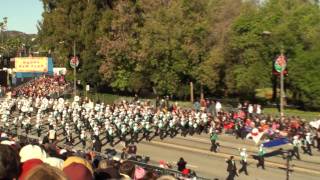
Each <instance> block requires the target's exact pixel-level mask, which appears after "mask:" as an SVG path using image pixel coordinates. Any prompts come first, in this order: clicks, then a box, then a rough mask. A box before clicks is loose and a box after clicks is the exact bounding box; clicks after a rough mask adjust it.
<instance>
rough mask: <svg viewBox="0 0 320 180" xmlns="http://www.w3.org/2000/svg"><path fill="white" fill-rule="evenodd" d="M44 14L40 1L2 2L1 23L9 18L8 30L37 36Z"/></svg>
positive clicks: (9, 0)
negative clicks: (4, 18)
mask: <svg viewBox="0 0 320 180" xmlns="http://www.w3.org/2000/svg"><path fill="white" fill-rule="evenodd" d="M42 12H43V7H42V2H41V1H40V0H0V22H2V21H3V17H8V28H7V29H8V30H16V31H21V32H25V33H28V34H36V33H37V32H38V30H37V24H38V21H41V19H42V16H41V13H42Z"/></svg>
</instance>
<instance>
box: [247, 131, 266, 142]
mask: <svg viewBox="0 0 320 180" xmlns="http://www.w3.org/2000/svg"><path fill="white" fill-rule="evenodd" d="M262 135H263V132H259V130H258V129H257V128H253V129H252V131H251V132H250V133H249V134H248V135H247V137H246V138H247V139H249V138H252V140H253V141H254V142H255V143H256V144H258V143H259V141H260V139H261V137H262Z"/></svg>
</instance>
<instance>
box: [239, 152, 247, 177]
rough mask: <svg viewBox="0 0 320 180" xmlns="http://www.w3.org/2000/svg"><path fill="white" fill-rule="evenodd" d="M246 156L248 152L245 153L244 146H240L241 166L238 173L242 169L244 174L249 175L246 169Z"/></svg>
mask: <svg viewBox="0 0 320 180" xmlns="http://www.w3.org/2000/svg"><path fill="white" fill-rule="evenodd" d="M239 150H240V149H239ZM247 157H248V154H247V150H246V148H242V150H241V151H240V158H241V160H240V164H241V165H242V167H241V168H240V169H239V174H240V173H241V172H242V171H244V173H245V174H246V175H249V174H248V170H247V165H248V162H247Z"/></svg>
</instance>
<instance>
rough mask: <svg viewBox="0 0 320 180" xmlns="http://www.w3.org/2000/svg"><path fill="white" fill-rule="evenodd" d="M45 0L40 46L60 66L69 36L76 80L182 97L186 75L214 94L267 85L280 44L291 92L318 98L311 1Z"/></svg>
mask: <svg viewBox="0 0 320 180" xmlns="http://www.w3.org/2000/svg"><path fill="white" fill-rule="evenodd" d="M42 1H43V4H44V9H45V11H44V13H43V21H42V22H41V23H40V24H39V36H40V39H41V42H42V48H43V49H47V50H49V49H50V50H51V52H52V55H53V56H54V57H55V60H56V62H57V63H56V64H60V65H65V64H68V58H69V56H70V55H71V54H72V44H73V41H75V42H76V44H77V52H78V54H79V56H80V59H81V67H80V69H79V70H78V71H79V72H80V74H81V79H82V80H83V81H84V82H88V83H90V84H92V85H94V86H95V87H99V86H108V87H110V88H112V89H113V90H117V91H119V90H120V91H125V92H135V93H137V92H140V91H142V90H148V91H153V92H154V93H156V94H159V95H163V94H171V95H176V96H178V97H186V96H188V95H189V91H188V86H189V83H190V82H193V83H194V84H195V86H196V89H199V87H200V86H203V87H204V89H205V92H206V93H207V94H211V95H214V94H216V93H219V92H220V94H221V92H223V93H224V95H234V94H237V95H240V96H254V93H255V90H256V89H258V88H268V87H271V86H272V83H273V81H272V79H274V77H273V75H272V73H271V72H272V65H273V61H274V59H275V58H276V57H277V56H278V55H279V54H280V51H281V50H282V49H283V51H284V53H285V55H286V56H287V58H288V60H289V61H288V69H289V74H288V76H287V77H286V86H287V87H288V90H289V91H291V93H292V94H293V96H292V99H293V100H295V101H299V102H303V103H304V104H305V105H307V106H318V105H319V104H320V100H319V98H317V97H318V96H317V93H316V92H319V90H320V87H319V83H318V82H319V80H317V78H316V75H318V74H317V72H318V71H317V69H316V67H318V65H319V63H318V62H317V61H316V58H317V56H318V55H319V51H320V50H319V43H318V42H317V39H319V36H320V29H319V26H320V16H319V15H320V14H319V13H320V10H319V4H317V2H316V1H305V0H267V1H261V2H259V3H257V2H258V1H255V0H249V1H241V0H198V1H194V0H152V1H150V0H63V1H61V0H42ZM266 32H268V33H266ZM61 42H62V43H61ZM311 82H312V83H311Z"/></svg>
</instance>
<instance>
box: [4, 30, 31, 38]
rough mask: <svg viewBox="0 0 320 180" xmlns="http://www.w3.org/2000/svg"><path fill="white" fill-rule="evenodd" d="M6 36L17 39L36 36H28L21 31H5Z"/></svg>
mask: <svg viewBox="0 0 320 180" xmlns="http://www.w3.org/2000/svg"><path fill="white" fill-rule="evenodd" d="M3 33H4V34H5V36H7V37H16V36H35V35H36V34H26V33H24V32H21V31H15V30H10V31H4V32H3Z"/></svg>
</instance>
